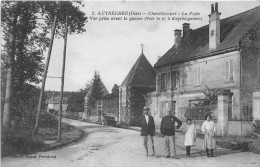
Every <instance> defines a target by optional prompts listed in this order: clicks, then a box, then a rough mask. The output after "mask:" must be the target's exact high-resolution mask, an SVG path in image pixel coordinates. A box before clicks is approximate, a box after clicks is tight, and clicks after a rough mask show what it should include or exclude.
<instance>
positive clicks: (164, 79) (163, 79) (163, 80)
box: [159, 71, 179, 91]
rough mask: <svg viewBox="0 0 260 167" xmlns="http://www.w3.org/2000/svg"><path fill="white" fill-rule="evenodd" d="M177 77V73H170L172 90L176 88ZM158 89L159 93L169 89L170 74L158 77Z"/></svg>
mask: <svg viewBox="0 0 260 167" xmlns="http://www.w3.org/2000/svg"><path fill="white" fill-rule="evenodd" d="M178 77H179V71H173V72H172V82H173V83H172V86H173V89H174V88H176V87H177V84H178ZM159 81H160V82H159V84H160V85H159V88H160V91H166V90H167V89H170V88H171V73H170V72H167V73H162V74H161V75H159Z"/></svg>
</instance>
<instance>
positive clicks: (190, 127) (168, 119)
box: [139, 107, 216, 158]
mask: <svg viewBox="0 0 260 167" xmlns="http://www.w3.org/2000/svg"><path fill="white" fill-rule="evenodd" d="M149 110H150V109H149V108H148V107H144V108H143V113H144V114H143V115H142V116H141V117H140V119H139V123H140V125H141V136H142V137H143V145H144V148H145V152H146V154H145V155H146V156H147V157H148V155H149V154H148V137H149V138H150V140H151V143H152V154H151V156H155V148H154V139H153V136H155V123H154V119H153V117H152V116H151V115H149ZM176 124H177V125H176ZM181 126H182V122H181V121H180V120H179V119H178V118H177V117H175V116H173V115H172V112H171V110H169V111H168V112H167V115H166V116H164V117H163V118H162V121H161V126H160V131H161V134H162V137H164V139H165V154H166V156H165V158H170V157H171V154H172V158H176V149H175V129H179V128H180V127H181ZM201 130H202V132H203V133H204V134H205V136H204V142H203V148H204V149H205V150H206V153H207V157H214V154H213V150H214V149H216V141H215V138H214V135H215V132H216V128H215V124H214V122H213V121H212V117H211V115H210V114H207V115H206V116H205V121H204V122H203V124H202V127H201ZM171 145H172V146H171ZM195 145H196V129H195V127H194V124H193V123H192V120H191V119H190V118H187V120H186V128H185V140H184V146H185V147H186V157H189V158H190V157H191V154H190V149H191V147H192V146H195Z"/></svg>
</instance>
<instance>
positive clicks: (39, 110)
mask: <svg viewBox="0 0 260 167" xmlns="http://www.w3.org/2000/svg"><path fill="white" fill-rule="evenodd" d="M56 10H57V11H58V2H57V9H56ZM57 11H56V13H55V17H54V21H53V26H52V32H51V43H50V47H49V51H48V56H47V59H46V67H45V69H44V73H43V80H42V86H41V92H40V98H39V104H38V108H37V117H36V123H35V127H34V131H33V134H36V133H38V126H39V118H40V114H41V106H42V96H43V93H44V88H45V81H46V77H47V73H48V68H49V63H50V58H51V51H52V46H53V41H54V35H55V30H56V22H57Z"/></svg>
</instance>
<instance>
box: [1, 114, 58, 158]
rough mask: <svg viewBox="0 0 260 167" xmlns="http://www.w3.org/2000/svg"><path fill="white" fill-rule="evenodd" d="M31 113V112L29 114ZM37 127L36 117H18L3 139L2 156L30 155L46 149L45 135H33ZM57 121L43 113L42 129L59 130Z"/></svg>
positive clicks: (40, 126)
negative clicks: (35, 126) (40, 149)
mask: <svg viewBox="0 0 260 167" xmlns="http://www.w3.org/2000/svg"><path fill="white" fill-rule="evenodd" d="M28 113H29V112H28ZM34 125H35V115H34V114H27V115H26V116H25V117H23V118H18V117H16V118H15V119H14V120H13V123H12V127H11V128H9V129H8V131H7V132H6V134H4V137H3V138H2V156H10V155H15V154H29V153H32V152H34V151H36V150H39V148H43V147H45V144H44V142H43V135H41V134H38V135H32V133H33V130H34ZM57 125H58V121H57V119H56V118H55V117H54V116H53V115H51V114H49V113H42V114H41V116H40V120H39V129H40V128H57Z"/></svg>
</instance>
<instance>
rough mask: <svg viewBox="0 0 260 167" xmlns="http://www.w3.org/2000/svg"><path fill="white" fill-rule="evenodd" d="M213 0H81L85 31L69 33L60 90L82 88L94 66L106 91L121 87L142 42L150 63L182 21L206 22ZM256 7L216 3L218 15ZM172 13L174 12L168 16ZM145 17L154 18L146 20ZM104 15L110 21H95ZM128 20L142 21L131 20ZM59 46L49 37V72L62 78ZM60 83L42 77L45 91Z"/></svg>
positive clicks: (60, 42) (57, 87)
mask: <svg viewBox="0 0 260 167" xmlns="http://www.w3.org/2000/svg"><path fill="white" fill-rule="evenodd" d="M214 2H215V1H212V2H209V1H203V2H202V1H200V2H198V1H197V2H195V1H184V2H181V1H171V2H170V1H141V2H140V1H138V2H137V1H134V2H130V1H95V2H94V1H84V2H83V3H84V7H83V8H81V9H82V11H84V12H85V13H86V16H87V17H88V23H87V24H86V25H85V28H86V32H85V33H83V34H74V35H68V41H67V57H66V70H65V84H64V91H78V90H79V89H81V88H84V87H85V85H86V83H88V82H89V81H90V80H91V79H92V77H93V74H94V71H95V70H97V71H98V72H99V74H100V76H101V80H102V81H103V83H104V85H105V86H106V88H107V89H108V91H109V92H111V89H112V87H113V85H114V84H117V85H119V86H120V85H121V83H122V82H123V80H124V79H125V77H126V76H127V74H128V72H129V71H130V69H131V68H132V66H133V65H134V63H135V62H136V60H137V59H138V57H139V56H140V54H141V46H140V45H141V44H143V45H144V47H143V52H144V55H145V56H146V58H147V59H148V61H149V62H150V63H151V65H152V66H153V65H154V64H155V63H156V62H157V60H158V57H159V56H163V55H164V54H165V53H166V52H167V51H168V50H169V49H170V48H171V47H172V46H173V45H174V30H175V29H182V24H183V23H190V28H191V29H196V28H199V27H201V26H204V25H206V24H208V22H209V20H208V15H209V14H210V11H211V8H210V7H211V4H212V3H214ZM259 5H260V2H259V1H258V2H256V1H250V2H249V1H246V2H245V1H239V2H238V1H237V2H235V1H225V2H223V1H222V2H219V12H220V13H221V16H220V18H221V19H223V18H226V17H229V16H232V15H236V14H238V13H241V12H244V11H247V10H249V9H252V8H254V7H256V6H259ZM113 11H114V12H116V13H118V12H120V11H124V12H125V13H126V12H127V15H124V16H125V17H126V18H127V20H124V19H123V20H111V18H112V17H121V16H122V15H105V14H108V12H113ZM99 12H100V13H99ZM102 12H103V13H102ZM151 12H154V13H158V12H164V13H167V15H160V16H158V15H157V16H156V15H149V13H151ZM175 12H176V14H177V16H174V15H169V13H172V14H174V13H175ZM93 14H94V15H93ZM98 14H100V15H98ZM129 14H136V15H131V16H130V15H129ZM138 14H141V15H138ZM178 14H180V15H178ZM182 14H184V15H182ZM185 14H187V15H185ZM148 16H149V17H150V18H151V17H153V18H154V20H146V19H145V18H146V17H148ZM93 17H97V20H93ZM103 17H106V18H109V20H99V18H102V19H103ZM164 17H165V18H164ZM168 17H169V18H170V20H168V19H169V18H168ZM173 17H184V18H193V19H194V18H197V19H198V20H189V21H188V20H179V21H178V20H172V18H173ZM132 18H135V19H136V18H139V19H140V18H143V20H131V21H130V19H132ZM157 18H159V20H157ZM63 44H64V41H63V39H55V40H54V45H53V51H52V56H51V60H50V65H49V70H48V76H52V77H60V76H61V71H62V57H63ZM60 85H61V80H60V79H58V78H47V80H46V86H45V90H56V91H60V87H61V86H60Z"/></svg>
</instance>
